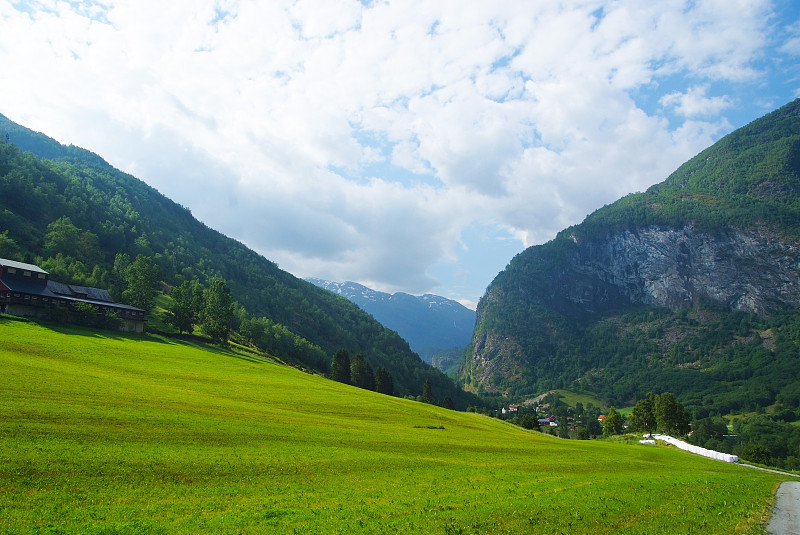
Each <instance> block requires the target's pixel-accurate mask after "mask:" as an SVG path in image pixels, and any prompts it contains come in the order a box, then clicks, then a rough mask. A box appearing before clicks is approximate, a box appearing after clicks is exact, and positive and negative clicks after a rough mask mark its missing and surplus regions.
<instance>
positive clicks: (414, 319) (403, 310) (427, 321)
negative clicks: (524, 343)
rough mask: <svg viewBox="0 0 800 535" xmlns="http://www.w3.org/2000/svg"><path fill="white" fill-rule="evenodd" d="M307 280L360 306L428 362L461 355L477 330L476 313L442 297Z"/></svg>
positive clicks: (347, 283) (352, 283)
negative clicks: (451, 353)
mask: <svg viewBox="0 0 800 535" xmlns="http://www.w3.org/2000/svg"><path fill="white" fill-rule="evenodd" d="M306 280H308V282H310V283H312V284H315V285H317V286H319V287H320V288H325V289H326V290H329V291H331V292H333V293H335V294H337V295H341V296H342V297H345V298H347V299H348V300H350V301H352V302H353V303H355V304H357V305H358V306H359V307H360V308H361V309H362V310H364V311H366V312H368V313H369V314H371V315H372V317H374V318H375V319H376V320H378V321H379V322H381V324H383V325H384V326H386V327H388V328H390V329H392V330H393V331H396V332H397V334H399V335H400V336H402V337H403V339H404V340H405V341H407V342H408V345H409V346H411V350H412V351H414V352H416V353H417V354H418V355H419V356H420V357H422V360H424V361H425V362H428V363H431V362H432V360H433V358H434V357H437V356H441V355H442V354H443V353H445V352H452V351H453V350H456V351H457V354H458V355H459V356H460V354H461V352H462V351H463V349H464V348H465V347H466V346H467V344H469V341H470V338H471V337H472V331H473V329H474V328H475V312H473V311H472V310H470V309H468V308H467V307H465V306H464V305H462V304H461V303H458V302H456V301H453V300H452V299H447V298H444V297H441V296H438V295H432V294H425V295H421V296H416V295H409V294H407V293H403V292H397V293H394V294H389V293H386V292H378V291H376V290H373V289H371V288H367V287H366V286H364V285H361V284H357V283H355V282H331V281H325V280H322V279H316V278H310V279H306Z"/></svg>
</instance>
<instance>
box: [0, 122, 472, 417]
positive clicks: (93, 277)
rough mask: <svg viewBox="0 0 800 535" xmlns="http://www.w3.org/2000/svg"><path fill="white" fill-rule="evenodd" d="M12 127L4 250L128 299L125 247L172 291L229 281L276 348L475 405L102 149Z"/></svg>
mask: <svg viewBox="0 0 800 535" xmlns="http://www.w3.org/2000/svg"><path fill="white" fill-rule="evenodd" d="M0 134H2V135H3V141H5V140H6V135H7V136H8V137H7V139H8V141H9V142H3V143H0V256H3V257H7V258H11V259H16V260H20V261H25V262H29V263H35V264H37V265H40V266H41V267H42V268H43V269H45V270H47V271H48V272H50V274H51V278H53V279H55V280H59V281H61V282H73V283H77V284H82V285H86V286H97V287H102V288H107V289H110V290H111V291H112V294H114V297H115V298H117V299H120V297H121V288H120V280H119V277H118V276H117V274H116V273H115V269H114V268H115V261H116V260H117V258H118V255H120V254H124V255H128V257H129V258H130V259H133V258H135V257H136V256H137V255H144V256H145V257H148V258H151V259H152V260H153V261H154V262H155V264H156V265H157V266H158V269H159V276H160V278H161V280H162V281H163V282H164V283H165V285H166V286H167V287H171V286H175V285H180V284H181V283H182V282H184V281H191V282H196V283H199V284H201V285H208V283H209V281H210V280H211V279H212V278H213V277H221V278H223V279H224V280H225V281H226V282H227V285H228V287H229V288H230V289H231V291H232V294H233V297H234V298H235V299H236V301H237V302H238V303H239V305H241V307H243V310H244V313H243V314H245V315H246V316H247V317H254V318H261V319H263V321H262V324H264V325H269V326H270V328H272V329H273V330H274V331H276V333H278V334H280V335H281V336H282V339H283V340H284V342H283V343H281V344H280V345H279V346H277V347H274V348H273V350H274V351H278V352H280V354H281V357H283V358H287V359H294V360H295V361H300V362H302V363H303V364H304V365H306V366H308V367H311V368H313V369H315V370H318V371H322V372H325V371H326V370H327V368H328V366H329V363H330V361H331V358H332V356H333V354H334V353H335V352H336V351H337V350H339V349H341V348H344V349H347V350H348V351H349V352H350V353H351V354H355V353H359V352H363V353H364V355H365V358H366V360H367V362H368V363H369V364H370V365H371V366H372V367H373V368H374V369H377V368H378V367H385V368H386V369H387V370H389V372H390V373H391V374H392V376H393V379H394V387H395V390H396V392H397V393H398V394H400V395H409V394H410V395H419V394H421V392H422V387H423V384H424V383H425V381H426V380H427V381H430V382H431V384H432V387H433V390H434V395H435V397H436V399H437V400H439V401H441V400H443V399H444V398H446V397H450V398H451V399H452V400H453V401H454V403H455V406H456V407H459V408H462V409H465V408H466V407H467V406H468V405H470V404H472V403H474V401H473V399H472V398H470V397H469V396H467V395H466V394H464V393H463V392H462V391H461V390H459V389H458V388H457V387H456V386H455V385H454V384H453V382H452V381H451V380H450V379H449V378H447V377H446V376H444V374H442V373H441V372H439V371H438V370H436V369H435V368H433V367H431V366H429V365H428V364H425V363H424V362H422V361H421V360H420V359H419V357H418V356H417V355H415V354H414V353H413V352H412V351H411V349H410V348H409V347H408V344H407V343H406V342H405V341H404V340H402V339H401V338H400V337H399V336H398V335H397V334H396V333H394V332H392V331H390V330H389V329H386V328H384V327H383V326H382V325H380V324H379V323H378V322H377V321H375V320H374V319H373V318H371V317H370V316H369V315H368V314H366V313H364V312H363V311H361V310H360V309H359V308H358V307H357V306H355V305H354V304H352V303H350V302H348V301H347V300H346V299H343V298H339V297H337V296H334V295H332V294H331V293H330V292H326V291H324V290H322V289H320V288H317V287H316V286H314V285H312V284H310V283H307V282H305V281H303V280H300V279H297V278H296V277H294V276H293V275H291V274H289V273H287V272H285V271H282V270H281V269H279V268H278V266H277V265H275V264H274V263H273V262H270V261H269V260H267V259H265V258H264V257H263V256H261V255H259V254H257V253H255V252H254V251H251V250H250V249H248V248H247V247H245V246H244V245H243V244H241V243H239V242H237V241H235V240H233V239H231V238H228V237H226V236H224V235H222V234H220V233H219V232H217V231H215V230H213V229H210V228H208V227H207V226H205V225H204V224H203V223H201V222H199V221H198V220H197V219H195V218H194V217H193V216H192V214H191V212H190V211H189V210H188V209H187V208H185V207H182V206H180V205H178V204H176V203H174V202H173V201H171V200H169V199H168V198H166V197H164V196H163V195H161V194H160V193H159V192H158V191H156V190H155V189H153V188H151V187H149V186H148V185H146V184H145V183H143V182H142V181H140V180H138V179H136V178H135V177H133V176H130V175H128V174H126V173H123V172H121V171H119V170H117V169H114V168H113V167H111V166H110V165H108V164H107V163H106V162H105V161H103V160H102V158H100V157H99V156H97V155H95V154H93V153H91V152H88V151H86V150H84V149H80V148H78V147H74V146H69V147H67V146H63V145H61V144H59V143H58V142H57V141H55V140H53V139H51V138H48V137H47V136H45V135H43V134H39V133H35V132H32V131H30V130H28V129H26V128H24V127H22V126H20V125H17V124H15V123H13V122H11V121H10V120H8V119H7V118H5V117H3V116H0ZM241 315H242V314H240V315H239V319H241ZM309 348H310V349H309Z"/></svg>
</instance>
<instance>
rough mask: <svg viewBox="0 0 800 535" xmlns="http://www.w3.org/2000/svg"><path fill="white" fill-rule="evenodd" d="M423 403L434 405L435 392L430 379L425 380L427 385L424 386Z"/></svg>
mask: <svg viewBox="0 0 800 535" xmlns="http://www.w3.org/2000/svg"><path fill="white" fill-rule="evenodd" d="M422 401H423V403H431V404H433V390H432V389H431V380H430V379H425V384H423V385H422Z"/></svg>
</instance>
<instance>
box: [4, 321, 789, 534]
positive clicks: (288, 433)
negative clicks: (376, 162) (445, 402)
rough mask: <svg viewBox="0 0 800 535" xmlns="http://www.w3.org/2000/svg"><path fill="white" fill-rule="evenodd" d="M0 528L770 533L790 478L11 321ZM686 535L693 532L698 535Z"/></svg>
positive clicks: (184, 351)
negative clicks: (779, 492)
mask: <svg viewBox="0 0 800 535" xmlns="http://www.w3.org/2000/svg"><path fill="white" fill-rule="evenodd" d="M0 333H1V334H2V336H0V366H2V368H3V371H4V372H3V374H2V376H0V406H2V407H3V418H2V419H1V420H0V532H2V533H32V532H38V533H62V534H67V533H197V532H237V533H273V532H274V533H278V532H280V533H301V532H302V533H337V532H340V531H347V532H358V533H385V532H387V531H391V532H393V533H409V534H411V533H420V532H423V531H424V532H428V533H507V532H509V531H511V532H515V533H520V532H524V533H541V534H549V533H553V532H558V531H566V532H571V533H586V532H591V533H609V534H611V533H615V534H616V533H664V532H671V533H684V532H691V531H695V530H701V531H702V532H703V533H719V534H728V533H734V532H735V533H744V534H746V533H753V534H756V533H761V529H762V526H763V523H764V522H765V520H766V518H767V516H768V506H769V504H770V503H771V502H772V499H773V496H774V492H775V489H776V488H777V485H778V482H779V481H780V477H779V476H777V475H775V474H770V473H767V472H757V471H753V470H746V469H744V468H741V467H738V466H735V465H729V464H727V463H721V462H715V461H711V460H709V459H705V458H701V457H698V456H692V455H688V454H686V453H683V452H680V451H677V450H674V449H672V448H667V447H652V446H642V445H640V444H638V442H637V441H625V440H621V441H578V440H562V439H557V438H555V437H551V436H547V435H544V434H542V433H538V432H535V431H526V430H524V429H521V428H519V427H516V426H511V425H509V424H506V423H504V422H501V421H499V420H497V419H492V418H488V417H486V416H482V415H479V414H472V413H459V412H454V411H450V410H446V409H442V408H439V407H435V406H432V405H427V404H422V403H418V402H414V401H409V400H404V399H398V398H394V397H389V396H384V395H380V394H376V393H372V392H367V391H364V390H360V389H356V388H353V387H351V386H347V385H342V384H339V383H335V382H333V381H330V380H328V379H325V378H323V377H320V376H318V375H313V374H308V373H303V372H301V371H299V370H296V369H293V368H290V367H286V366H283V365H280V364H277V363H275V362H272V361H270V360H269V359H265V358H263V357H261V356H258V355H254V354H252V353H248V352H242V351H240V350H234V349H229V350H220V349H219V348H214V347H207V346H203V345H198V344H197V343H190V342H181V341H178V340H172V339H166V338H163V337H159V336H154V335H122V334H114V333H98V332H95V331H92V330H87V329H84V328H79V327H66V326H60V325H51V324H41V325H39V324H36V323H32V322H26V321H19V320H16V319H13V318H10V317H0ZM690 527H691V529H690Z"/></svg>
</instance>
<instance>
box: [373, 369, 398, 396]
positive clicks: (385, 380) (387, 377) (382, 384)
mask: <svg viewBox="0 0 800 535" xmlns="http://www.w3.org/2000/svg"><path fill="white" fill-rule="evenodd" d="M375 392H380V393H381V394H386V395H388V396H393V395H394V380H393V379H392V374H391V373H389V372H388V370H386V368H384V367H383V366H381V367H380V368H378V369H377V370H376V371H375Z"/></svg>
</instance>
